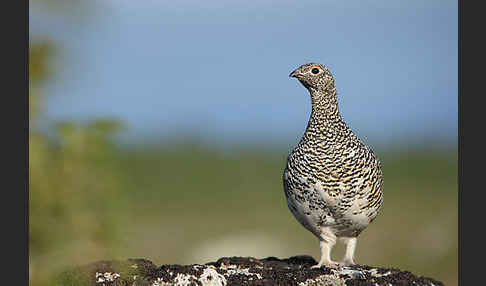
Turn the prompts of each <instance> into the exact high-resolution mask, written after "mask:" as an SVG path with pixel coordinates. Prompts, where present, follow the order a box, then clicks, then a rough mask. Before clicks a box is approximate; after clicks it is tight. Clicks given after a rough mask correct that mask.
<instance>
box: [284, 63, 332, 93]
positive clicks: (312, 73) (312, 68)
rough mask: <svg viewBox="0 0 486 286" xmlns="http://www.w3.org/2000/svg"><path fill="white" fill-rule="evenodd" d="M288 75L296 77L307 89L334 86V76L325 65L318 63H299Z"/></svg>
mask: <svg viewBox="0 0 486 286" xmlns="http://www.w3.org/2000/svg"><path fill="white" fill-rule="evenodd" d="M289 76H290V77H295V78H297V79H298V80H299V81H300V82H301V83H302V85H304V86H305V88H307V89H308V90H309V91H311V92H312V91H326V90H327V89H328V88H329V87H333V86H334V78H333V76H332V74H331V72H330V71H329V69H328V68H327V67H325V66H324V65H321V64H319V63H308V64H304V65H301V66H300V67H298V68H297V69H295V70H294V71H293V72H291V73H290V75H289Z"/></svg>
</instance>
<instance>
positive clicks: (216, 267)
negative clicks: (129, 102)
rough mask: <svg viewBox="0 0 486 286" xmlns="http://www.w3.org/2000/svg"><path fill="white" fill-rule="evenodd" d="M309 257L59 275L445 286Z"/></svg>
mask: <svg viewBox="0 0 486 286" xmlns="http://www.w3.org/2000/svg"><path fill="white" fill-rule="evenodd" d="M316 263H317V262H316V261H315V260H314V259H313V258H312V257H310V256H293V257H290V258H287V259H278V258H276V257H268V258H265V259H256V258H253V257H223V258H220V259H219V260H218V261H216V262H209V263H206V264H204V265H201V264H192V265H162V266H160V267H157V266H156V265H154V264H153V263H152V262H151V261H149V260H146V259H128V260H126V261H98V262H94V263H91V264H89V265H85V266H80V267H76V268H74V269H72V270H69V271H66V272H64V273H62V274H61V275H60V276H59V279H58V281H57V285H63V286H67V285H69V286H81V285H87V286H128V285H130V286H165V285H201V286H202V285H208V286H209V285H211V286H217V285H227V286H229V285H309V286H310V285H330V286H331V285H332V286H338V285H343V286H344V285H346V286H352V285H360V286H365V285H370V286H371V285H373V286H375V285H386V286H390V285H393V286H395V285H416V286H422V285H424V286H425V285H430V286H434V285H435V286H439V285H444V284H443V283H442V282H439V281H436V280H434V279H431V278H425V277H418V276H416V275H414V274H412V273H410V272H408V271H401V270H399V269H394V268H381V267H371V266H366V265H353V266H350V267H341V268H337V269H332V268H327V267H322V268H320V269H312V268H310V267H311V266H312V265H314V264H316Z"/></svg>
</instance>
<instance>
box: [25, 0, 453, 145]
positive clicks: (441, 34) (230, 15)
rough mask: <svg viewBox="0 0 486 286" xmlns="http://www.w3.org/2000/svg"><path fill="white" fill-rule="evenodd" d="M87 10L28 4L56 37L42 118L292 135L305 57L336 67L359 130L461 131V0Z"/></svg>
mask: <svg viewBox="0 0 486 286" xmlns="http://www.w3.org/2000/svg"><path fill="white" fill-rule="evenodd" d="M91 8H94V10H92V12H93V13H88V15H87V16H86V17H73V16H64V17H61V16H59V15H51V14H48V13H44V12H41V11H39V10H38V9H35V8H31V16H30V26H31V37H36V36H38V35H48V36H50V37H51V38H53V39H55V41H56V42H57V43H59V46H60V48H61V49H62V56H61V58H60V59H59V61H58V62H57V63H58V64H59V66H60V67H59V69H58V73H57V74H56V77H55V78H56V80H55V81H53V82H52V83H51V84H50V85H49V86H48V92H49V94H50V96H49V97H48V104H47V114H48V118H49V119H50V120H61V119H75V120H85V119H89V118H101V117H114V118H119V119H121V120H123V121H124V122H125V124H126V126H127V128H128V129H127V130H126V131H125V133H124V134H123V136H124V137H125V138H132V139H133V138H146V137H160V138H164V137H166V136H170V135H171V134H174V133H194V134H198V136H201V137H203V139H204V140H208V141H211V140H221V141H224V142H239V141H240V142H241V141H245V142H246V141H256V142H267V143H268V142H270V143H276V144H281V145H287V144H290V145H292V144H294V143H295V141H296V140H298V138H299V137H300V136H301V135H302V132H303V130H304V129H305V126H306V123H307V119H308V117H309V113H310V99H309V95H308V93H307V91H306V90H305V89H304V88H303V87H302V86H301V85H300V84H299V83H298V81H296V80H295V79H291V78H289V77H288V74H289V73H290V72H291V71H292V70H293V69H295V68H297V67H298V66H300V65H301V64H304V63H307V62H311V61H312V62H320V63H323V64H325V65H327V66H328V67H329V68H330V70H331V71H332V72H333V74H334V77H335V81H336V87H337V91H338V100H339V105H340V111H341V114H342V116H343V117H344V119H345V120H346V121H347V122H348V124H349V125H350V126H351V128H352V129H353V130H354V131H355V132H356V133H357V134H358V135H359V136H360V137H362V138H364V140H365V141H367V142H375V143H376V144H379V143H382V144H386V143H387V142H396V141H403V140H405V141H406V140H410V141H414V140H415V141H417V140H418V141H420V140H424V139H434V140H445V141H447V142H455V141H456V138H457V87H458V83H457V61H458V58H457V45H458V44H457V1H449V0H442V1H439V0H430V1H417V0H413V1H384V0H374V1H371V0H368V1H366V0H365V1H270V0H263V1H255V2H248V1H232V2H229V3H228V2H227V1H221V0H216V1H196V0H186V1H177V2H176V1H155V0H150V1H128V0H116V1H115V0H104V1H101V0H100V1H98V2H95V3H94V4H93V6H92V7H91ZM73 11H74V10H73ZM88 11H89V10H88ZM74 14H75V13H73V15H74ZM282 142H283V143H282Z"/></svg>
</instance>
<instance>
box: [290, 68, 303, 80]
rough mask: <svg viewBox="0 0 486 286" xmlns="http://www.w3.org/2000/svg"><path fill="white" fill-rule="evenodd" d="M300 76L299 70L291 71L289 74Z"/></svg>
mask: <svg viewBox="0 0 486 286" xmlns="http://www.w3.org/2000/svg"><path fill="white" fill-rule="evenodd" d="M299 76H301V74H300V73H299V72H297V70H294V71H293V72H291V73H290V74H289V77H296V78H299Z"/></svg>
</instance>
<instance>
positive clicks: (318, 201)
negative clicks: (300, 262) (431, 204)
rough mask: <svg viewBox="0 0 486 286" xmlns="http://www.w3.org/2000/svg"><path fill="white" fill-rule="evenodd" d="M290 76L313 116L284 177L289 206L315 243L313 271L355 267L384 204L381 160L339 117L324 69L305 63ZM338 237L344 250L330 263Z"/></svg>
mask: <svg viewBox="0 0 486 286" xmlns="http://www.w3.org/2000/svg"><path fill="white" fill-rule="evenodd" d="M290 77H295V78H297V79H298V80H299V81H300V82H301V83H302V84H303V85H304V87H306V88H307V90H309V92H310V96H311V100H312V112H311V115H310V119H309V122H308V123H307V128H306V130H305V133H304V135H303V136H302V139H301V140H300V142H299V144H298V145H297V146H296V147H295V148H294V149H293V150H292V152H291V153H290V155H289V157H288V159H287V164H286V166H285V170H284V173H283V185H284V191H285V196H286V197H287V204H288V207H289V209H290V211H291V212H292V214H293V215H294V216H295V218H296V219H297V220H298V221H299V222H300V223H301V224H302V225H303V226H304V227H305V228H306V229H308V230H309V231H310V232H312V233H313V234H314V235H315V236H317V238H318V239H319V246H320V250H321V258H320V260H319V263H318V264H317V265H314V266H313V267H321V266H322V265H326V266H331V267H336V266H339V265H352V264H355V263H354V251H355V249H356V242H357V237H358V235H359V234H360V233H361V232H362V231H363V230H364V229H365V228H366V227H367V226H368V225H369V224H370V223H371V222H372V221H373V220H374V219H375V217H376V215H377V213H378V211H379V209H380V208H381V206H382V204H383V172H382V170H381V165H380V161H379V160H378V158H377V157H376V156H375V154H374V153H373V151H372V150H371V148H370V147H368V146H366V145H364V144H363V143H362V142H361V140H360V139H359V138H358V137H356V135H355V134H354V133H353V132H352V131H351V129H349V127H348V126H347V125H346V123H345V122H344V120H343V119H342V117H341V115H340V114H339V109H338V101H337V95H336V88H335V86H334V78H333V76H332V74H331V72H330V71H329V69H327V68H326V67H325V66H323V65H321V64H318V63H309V64H304V65H302V66H300V67H299V68H297V69H296V70H294V71H293V72H292V73H291V74H290ZM338 238H339V239H342V240H343V241H344V243H345V244H346V252H345V255H344V259H343V260H342V261H341V262H334V261H332V260H331V250H332V248H333V246H334V245H335V244H336V240H337V239H338Z"/></svg>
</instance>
